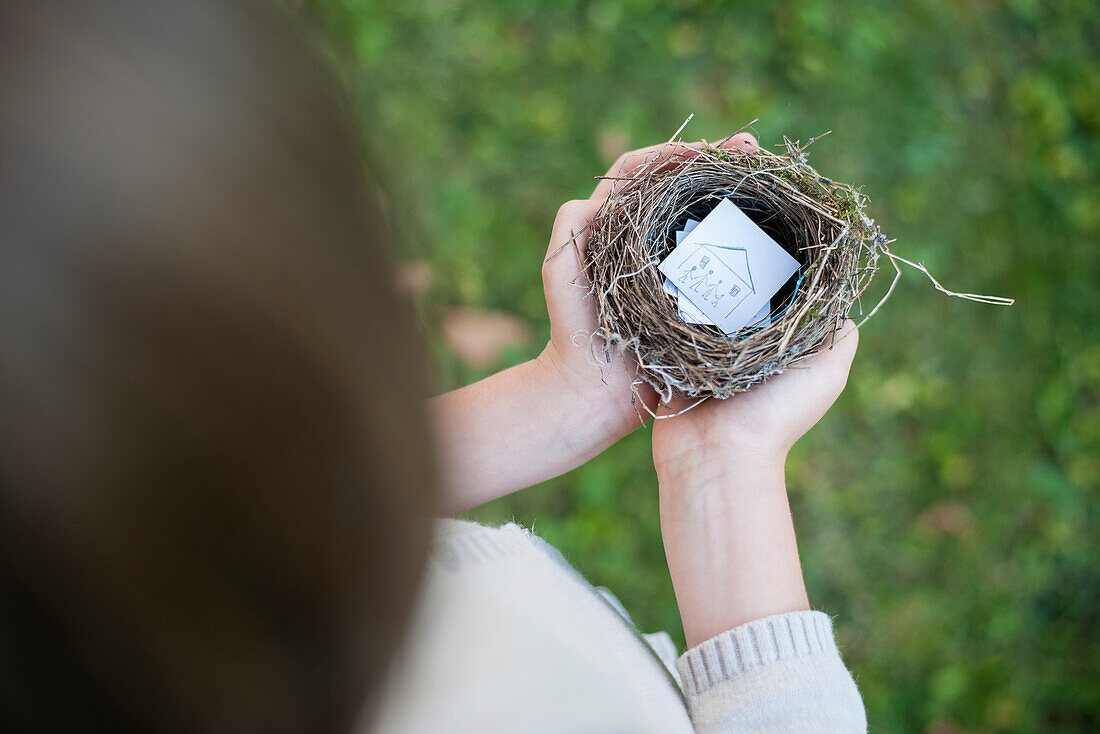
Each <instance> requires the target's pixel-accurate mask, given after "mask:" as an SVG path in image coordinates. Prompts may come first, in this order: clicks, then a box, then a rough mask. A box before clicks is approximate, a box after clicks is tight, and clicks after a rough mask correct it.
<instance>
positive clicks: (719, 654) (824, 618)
mask: <svg viewBox="0 0 1100 734" xmlns="http://www.w3.org/2000/svg"><path fill="white" fill-rule="evenodd" d="M822 655H827V656H835V657H836V658H837V659H838V660H839V658H840V653H839V651H838V650H837V648H836V641H835V640H834V639H833V620H832V619H831V618H830V617H829V615H827V614H824V613H822V612H791V613H789V614H779V615H776V616H774V617H765V618H764V619H757V620H755V621H752V622H748V623H747V624H743V625H741V626H740V627H734V628H733V629H731V630H728V631H726V632H723V633H722V634H720V635H718V636H717V637H712V638H710V639H709V640H707V641H706V642H702V643H700V644H698V645H696V646H695V647H693V648H691V649H690V650H688V651H687V652H686V653H684V654H683V655H682V656H681V657H680V659H679V660H677V661H676V667H677V668H679V670H680V675H681V677H682V678H683V680H684V693H686V694H687V695H688V696H697V695H700V694H702V693H705V692H706V691H707V690H709V689H710V688H712V687H713V686H716V685H719V684H720V683H724V682H726V681H728V680H731V679H733V678H735V677H737V676H738V675H741V674H742V673H745V672H747V671H749V670H752V669H754V668H759V667H762V666H766V665H770V664H773V663H776V662H779V661H783V660H794V659H800V658H810V657H817V656H822Z"/></svg>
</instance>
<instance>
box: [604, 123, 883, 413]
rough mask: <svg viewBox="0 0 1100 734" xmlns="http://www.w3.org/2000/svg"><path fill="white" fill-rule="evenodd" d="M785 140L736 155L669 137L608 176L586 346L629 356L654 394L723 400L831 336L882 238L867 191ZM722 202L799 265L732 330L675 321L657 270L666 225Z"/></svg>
mask: <svg viewBox="0 0 1100 734" xmlns="http://www.w3.org/2000/svg"><path fill="white" fill-rule="evenodd" d="M811 142H812V141H811ZM784 147H785V150H784V152H782V153H773V152H770V151H767V150H758V151H755V152H752V153H746V152H744V151H742V150H740V149H736V148H730V149H727V148H722V147H712V146H707V145H704V146H702V147H701V148H698V149H691V148H688V147H686V146H683V145H679V144H670V145H669V146H667V149H666V150H662V151H660V152H659V153H655V154H653V155H652V156H651V159H649V160H645V161H642V162H640V164H639V165H638V166H637V167H635V168H634V169H633V170H631V171H628V172H625V173H623V174H621V175H620V176H619V177H617V178H616V179H615V181H614V189H613V191H612V193H611V195H610V196H608V198H607V201H606V202H605V203H604V204H603V206H602V207H601V209H600V210H599V212H598V213H597V215H596V216H595V217H594V218H593V220H592V223H591V224H590V225H589V233H588V244H587V262H586V265H587V269H588V274H589V281H590V283H591V297H592V298H594V299H595V301H596V306H597V329H596V332H595V334H593V337H594V338H593V340H592V344H593V346H594V347H595V350H596V351H597V352H598V351H599V350H601V349H602V350H604V351H608V350H611V349H622V350H625V351H628V352H630V353H631V354H632V355H633V356H634V358H635V359H636V360H637V362H638V364H639V365H640V366H641V368H642V369H641V373H640V374H641V377H642V378H643V379H645V380H646V381H647V382H649V383H650V384H651V385H652V386H653V387H654V388H655V389H656V390H657V391H658V393H660V394H661V396H662V398H663V399H665V400H669V399H671V398H672V397H673V396H674V395H680V396H688V397H717V398H727V397H730V396H731V395H733V394H735V393H738V392H744V391H746V390H749V389H751V388H753V387H755V386H757V385H759V384H761V383H763V382H764V381H765V380H766V379H767V378H768V377H770V376H772V375H775V374H779V373H780V372H782V371H784V370H785V369H787V368H789V367H791V366H792V365H794V364H796V363H797V362H799V361H800V360H802V359H805V358H806V357H808V356H810V355H812V354H814V353H815V352H817V351H818V350H819V349H821V348H823V347H824V346H827V345H828V344H831V337H832V335H833V334H834V333H835V332H836V330H837V329H838V328H839V326H840V325H841V324H842V323H843V320H844V319H845V318H846V317H847V315H848V313H849V311H850V310H851V309H852V307H853V304H856V303H857V302H858V299H859V297H860V294H862V293H863V291H864V289H865V288H866V287H867V285H868V284H869V283H870V281H871V278H872V277H873V276H874V273H875V271H876V269H877V267H878V259H879V255H880V254H881V253H882V252H883V250H884V247H885V245H886V243H887V240H886V238H885V237H884V236H883V235H882V233H881V232H880V231H879V229H878V228H877V227H876V225H875V223H874V220H872V219H871V218H870V217H868V216H867V214H866V213H865V211H864V209H865V206H866V198H865V197H864V196H863V195H862V194H861V193H860V192H859V191H858V190H856V189H854V188H852V187H851V186H848V185H846V184H840V183H836V182H834V181H831V180H829V179H827V178H825V177H823V176H821V175H820V174H818V173H817V171H815V170H814V169H813V168H812V167H811V166H810V165H809V164H808V163H807V161H806V156H805V152H804V148H802V147H801V146H799V145H798V144H797V143H792V142H790V141H785V143H784ZM724 198H729V199H730V200H731V201H732V202H733V203H734V204H736V205H737V206H738V207H739V208H740V209H741V210H742V211H744V212H745V213H746V214H747V215H748V216H749V218H750V219H752V220H753V221H754V222H755V223H756V224H757V225H758V226H759V227H760V228H761V229H762V230H764V231H765V232H766V233H767V234H768V235H769V236H770V237H771V238H772V239H774V240H775V241H776V242H777V243H779V245H780V246H781V247H783V248H784V249H785V250H787V252H789V253H790V254H791V255H792V256H793V257H794V258H795V259H796V260H797V261H798V262H799V269H798V272H797V273H795V275H794V276H793V277H792V278H791V279H790V280H789V281H788V282H787V283H786V284H785V285H784V286H783V287H782V288H781V289H780V291H779V292H778V293H777V294H776V295H775V296H774V297H773V298H772V315H771V319H770V323H764V324H757V325H750V326H748V327H746V328H744V329H742V330H741V331H739V332H738V333H737V334H734V335H732V336H727V335H726V334H724V333H722V331H721V330H720V329H718V328H717V327H714V326H706V325H696V324H688V323H685V322H683V321H681V320H680V319H679V316H678V314H677V307H676V302H675V299H673V298H672V297H671V296H669V295H668V294H667V293H666V292H665V291H664V289H663V287H662V285H663V282H664V275H663V274H662V273H661V272H660V271H659V270H658V269H657V265H658V264H659V263H660V262H661V261H662V260H663V259H664V258H665V257H666V256H667V255H668V254H669V252H670V251H671V250H672V249H673V247H675V244H676V243H675V231H676V230H677V229H680V228H682V227H683V226H684V224H685V223H686V222H687V220H688V219H689V218H691V219H700V218H701V217H703V216H706V214H707V213H709V211H710V210H711V209H713V208H714V207H715V206H717V205H718V203H719V202H720V201H721V200H722V199H724Z"/></svg>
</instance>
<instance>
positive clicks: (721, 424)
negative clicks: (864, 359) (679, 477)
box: [653, 321, 859, 468]
mask: <svg viewBox="0 0 1100 734" xmlns="http://www.w3.org/2000/svg"><path fill="white" fill-rule="evenodd" d="M858 343H859V332H857V331H856V328H855V324H853V323H852V322H851V321H846V322H845V323H844V325H843V327H842V328H841V330H840V331H839V332H837V333H836V334H835V335H834V337H833V345H832V348H826V349H824V350H823V351H821V352H819V353H818V354H816V355H814V356H813V357H810V358H809V359H807V360H806V361H804V362H801V363H799V364H798V365H796V366H795V367H792V368H791V369H789V370H787V371H786V372H785V373H784V374H782V375H776V376H775V377H772V378H771V379H769V380H768V381H767V383H765V384H764V385H761V386H760V387H757V388H755V389H753V390H750V391H749V392H746V393H742V394H740V395H735V396H733V397H732V398H729V399H728V400H708V401H707V402H705V403H704V404H702V405H699V406H696V407H694V408H692V409H691V410H688V411H687V412H686V413H684V414H683V415H679V416H677V417H675V418H667V419H661V420H658V421H656V422H655V424H654V426H653V461H654V464H656V465H657V466H658V468H662V467H668V466H672V465H674V464H677V463H683V462H687V461H690V462H704V461H707V460H708V459H709V458H711V457H713V456H716V455H719V456H720V455H729V454H732V453H737V454H743V453H749V454H753V455H756V456H758V457H761V458H769V459H774V460H776V461H778V462H779V463H782V462H783V461H784V460H785V459H786V457H787V452H788V451H789V450H790V448H791V446H793V445H794V443H795V441H797V440H798V439H799V438H801V437H802V435H803V434H805V433H806V432H807V431H808V430H810V429H811V428H813V426H814V424H816V423H817V422H818V421H819V420H821V417H822V416H823V415H825V411H827V410H828V409H829V407H830V406H831V405H832V404H833V402H834V401H835V400H836V399H837V397H838V396H839V395H840V393H841V391H842V390H843V389H844V385H845V383H846V382H847V380H848V369H849V368H850V367H851V365H852V359H853V357H855V353H856V345H857V344H858ZM691 403H692V401H690V400H687V399H678V400H676V401H675V402H674V404H673V405H670V406H663V407H662V409H661V411H660V412H661V413H662V414H671V413H675V412H677V411H680V410H683V409H684V408H686V407H688V406H690V405H691Z"/></svg>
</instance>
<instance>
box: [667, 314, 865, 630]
mask: <svg viewBox="0 0 1100 734" xmlns="http://www.w3.org/2000/svg"><path fill="white" fill-rule="evenodd" d="M857 339H858V335H857V332H856V329H855V325H854V324H852V322H851V321H848V322H845V324H844V327H843V329H841V331H840V332H839V333H838V334H836V335H835V339H834V343H833V346H832V348H831V349H825V350H824V351H822V352H820V353H818V354H816V355H814V356H813V357H811V358H809V359H807V360H806V361H805V362H803V363H802V364H801V365H800V366H799V367H797V368H793V369H790V370H788V371H787V372H786V373H784V374H782V375H777V376H775V377H772V378H771V379H769V380H768V382H767V383H766V384H764V385H762V386H760V387H758V388H756V389H754V390H751V391H749V392H747V393H743V394H741V395H735V396H734V397H732V398H729V399H728V400H708V401H707V402H705V403H703V404H702V405H699V406H697V407H694V408H692V409H691V410H689V411H688V412H686V413H684V414H682V415H679V416H676V417H674V418H667V419H662V420H658V421H656V422H655V424H654V426H653V464H654V466H655V467H656V469H657V481H658V484H659V486H660V494H661V536H662V538H663V540H664V545H665V557H666V558H667V560H668V567H669V571H670V573H671V574H672V585H673V587H674V588H675V590H676V599H677V602H678V604H679V607H680V617H681V619H682V620H683V623H684V634H685V636H686V637H687V641H688V645H689V646H692V645H697V644H699V643H700V642H702V641H703V640H706V639H709V638H710V637H713V636H714V635H717V634H719V633H720V632H723V631H725V630H728V629H732V628H733V627H736V626H738V625H741V624H744V623H745V622H749V621H751V620H754V619H760V618H762V617H767V616H771V615H773V614H782V613H785V612H793V611H798V610H804V609H809V601H808V600H807V598H806V589H805V586H804V585H803V582H802V568H801V565H800V564H799V560H798V546H797V545H796V543H795V536H794V526H793V524H792V522H791V515H790V509H789V507H788V504H787V493H786V485H785V483H784V478H783V472H784V464H785V462H786V458H787V452H788V451H789V450H790V448H791V446H792V445H794V442H795V441H797V440H798V439H799V438H800V437H801V436H802V434H804V433H805V432H806V431H808V430H809V429H810V428H811V427H813V425H814V424H815V423H817V421H818V420H820V419H821V416H823V415H824V414H825V411H826V410H828V409H829V406H831V405H832V404H833V401H834V400H836V398H837V396H838V395H840V392H841V390H843V389H844V384H845V382H846V381H847V379H848V368H849V367H850V366H851V364H852V358H853V357H854V356H855V352H856V342H857ZM690 405H691V402H690V401H687V400H679V401H676V404H674V405H670V406H663V407H662V410H661V413H666V414H667V413H674V412H676V411H678V410H683V409H684V408H686V407H688V406H690Z"/></svg>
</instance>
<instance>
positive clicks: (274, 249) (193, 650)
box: [0, 0, 433, 731]
mask: <svg viewBox="0 0 1100 734" xmlns="http://www.w3.org/2000/svg"><path fill="white" fill-rule="evenodd" d="M340 99H341V97H340V95H339V94H338V93H337V91H336V90H335V89H334V86H333V84H332V82H331V80H330V77H329V75H328V74H327V73H326V70H325V68H324V65H323V64H322V63H321V62H320V61H319V60H318V59H317V58H315V56H314V55H313V54H312V53H310V52H309V51H307V50H306V44H304V43H303V42H302V39H300V38H299V37H298V36H297V35H296V34H295V32H294V31H293V30H291V28H290V26H289V25H288V24H287V23H285V22H284V20H282V19H279V18H277V17H274V16H273V15H272V14H271V13H270V11H269V10H266V9H264V8H263V7H261V6H259V5H252V4H243V3H223V2H215V1H213V0H201V1H195V2H189V3H174V2H169V1H168V0H156V1H153V0H140V1H138V0H131V1H129V2H121V1H120V2H101V3H79V2H75V1H74V2H51V3H37V2H29V1H28V2H8V3H4V4H3V5H2V6H0V345H2V346H0V556H2V559H0V707H2V708H0V717H2V719H0V728H4V729H5V730H9V731H12V730H26V729H28V728H35V729H39V728H53V729H56V728H80V729H105V728H111V729H157V730H177V729H178V730H196V729H205V730H232V731H242V730H244V731H247V730H264V731H325V730H339V729H344V728H347V727H348V726H349V725H350V724H351V722H352V721H353V719H354V717H355V716H356V715H357V713H359V712H360V711H361V707H362V704H363V697H364V695H365V694H366V692H367V691H369V690H377V684H378V683H379V681H380V679H381V676H382V675H383V673H384V670H385V667H386V663H387V661H388V660H389V658H390V657H391V655H392V653H393V651H394V649H395V647H396V645H397V643H398V641H399V640H400V637H401V632H402V630H403V627H404V623H405V622H404V621H405V619H406V617H407V614H408V610H409V608H410V605H411V604H412V601H413V598H414V587H415V582H416V580H417V577H418V572H419V568H420V565H421V563H422V560H423V554H424V549H425V547H426V536H427V531H426V516H427V515H428V514H429V512H430V510H431V504H430V503H431V499H432V496H433V494H432V487H433V475H432V470H431V462H430V461H429V460H428V447H429V443H430V442H429V439H428V437H427V435H426V428H425V422H424V420H423V417H422V415H421V413H420V408H419V403H418V400H419V398H420V397H422V394H423V388H424V380H423V374H422V370H421V365H423V357H422V354H421V349H420V347H419V345H418V344H417V343H415V341H414V340H413V339H412V338H410V336H409V334H410V333H411V330H410V328H409V327H410V324H409V323H408V320H407V317H406V314H405V313H404V311H403V309H402V308H400V307H398V306H395V304H397V303H399V301H398V299H397V298H396V297H395V295H394V292H393V290H392V287H391V283H390V269H389V267H388V264H387V261H386V258H385V255H384V250H385V245H386V243H385V240H386V237H387V235H386V228H385V227H384V226H383V222H382V218H381V214H380V212H381V208H380V205H379V201H378V197H377V196H376V195H375V194H374V193H373V192H372V191H371V189H370V188H369V186H368V184H367V181H366V180H365V178H364V167H363V165H362V159H361V157H360V155H359V151H358V148H357V144H356V142H355V141H356V139H357V136H356V135H355V132H354V130H353V129H352V128H351V127H350V126H349V124H348V123H347V120H346V118H345V116H344V115H343V114H342V110H341V104H340Z"/></svg>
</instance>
